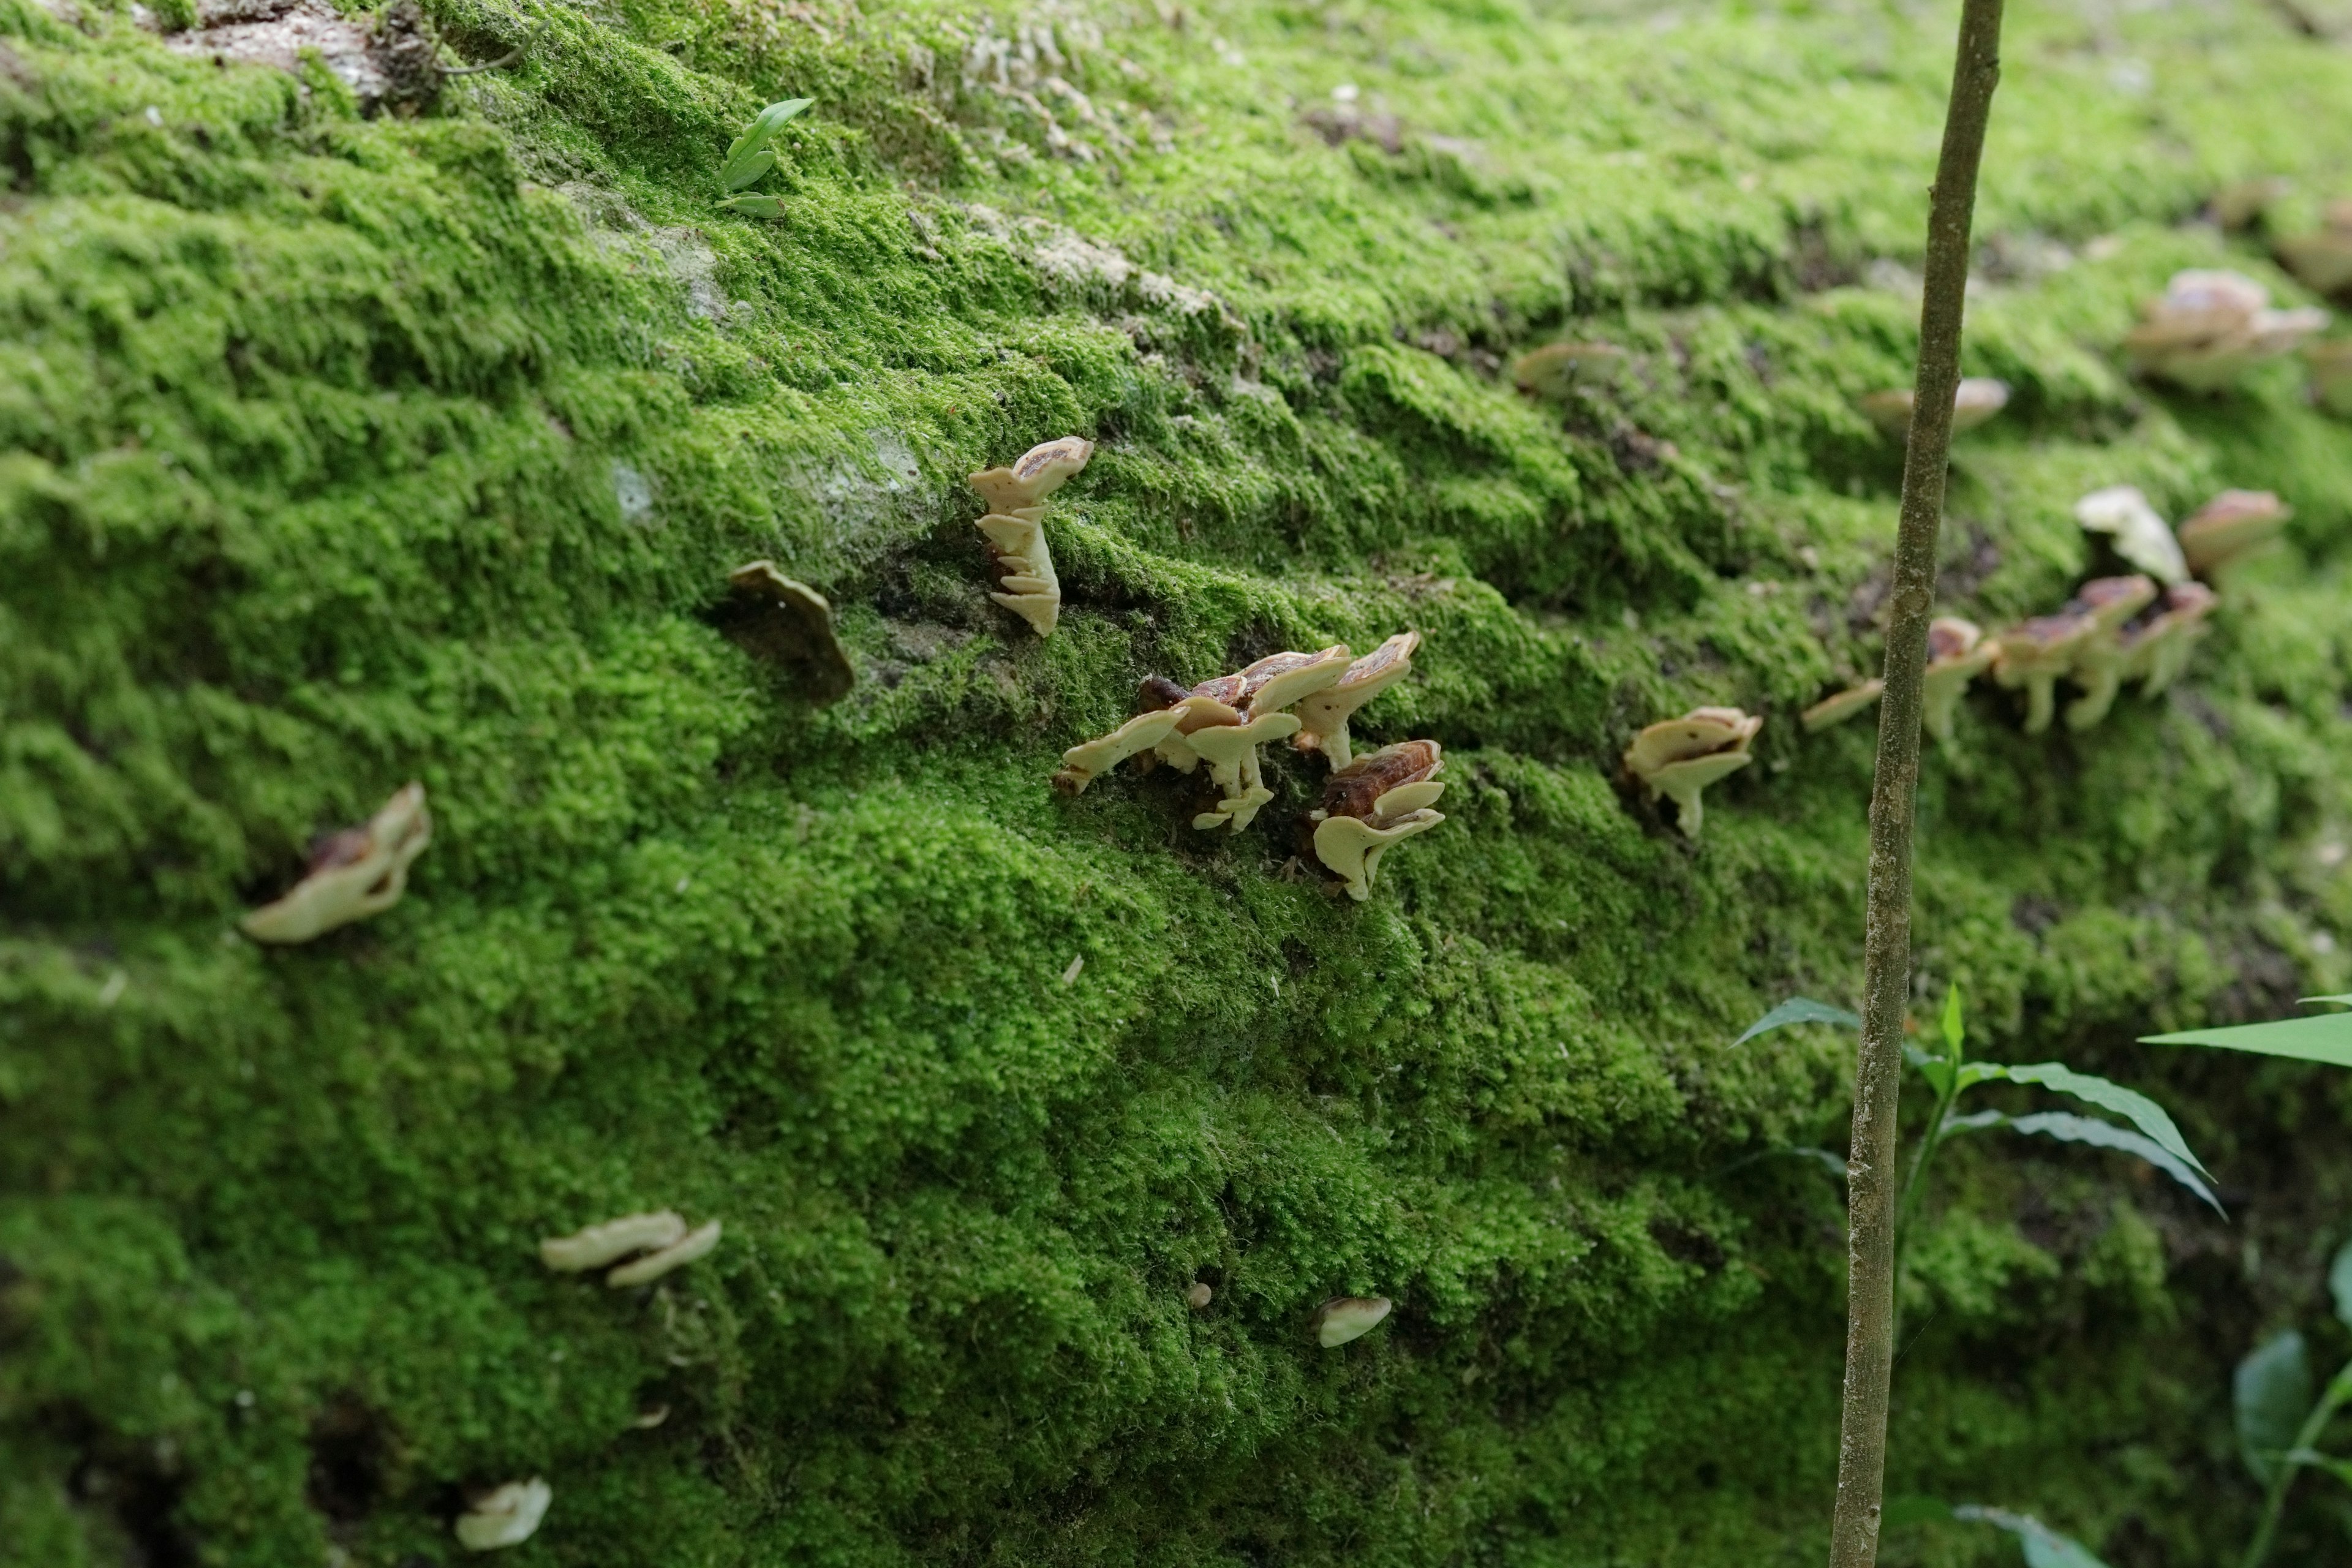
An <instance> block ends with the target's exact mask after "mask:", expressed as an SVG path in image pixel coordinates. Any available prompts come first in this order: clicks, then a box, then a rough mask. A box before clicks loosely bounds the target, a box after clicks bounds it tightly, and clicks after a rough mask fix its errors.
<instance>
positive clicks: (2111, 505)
mask: <svg viewBox="0 0 2352 1568" xmlns="http://www.w3.org/2000/svg"><path fill="white" fill-rule="evenodd" d="M2074 520H2075V521H2078V522H2080V523H2081V524H2082V525H2083V526H2084V528H2085V529H2087V530H2088V531H2091V532H2093V533H2104V534H2106V535H2108V536H2110V537H2111V538H2113V539H2114V540H2115V542H2116V554H2118V555H2120V556H2122V557H2123V558H2124V559H2125V560H2126V561H2128V562H2130V563H2132V564H2133V565H2135V566H2137V567H2138V568H2139V569H2140V570H2141V571H2143V572H2145V573H2147V574H2148V575H2149V576H2151V577H2153V578H2155V579H2156V580H2157V581H2158V582H2159V583H2179V582H2182V581H2185V580H2186V579H2187V578H2188V576H2189V563H2188V562H2187V561H2186V560H2185V559H2183V557H2182V556H2181V553H2180V542H2179V540H2177V539H2175V538H2174V537H2173V536H2172V530H2171V528H2170V527H2169V526H2168V525H2167V524H2166V522H2165V521H2164V519H2163V518H2162V517H2160V516H2158V514H2157V510H2156V508H2154V507H2152V506H2150V505H2148V503H2147V497H2146V496H2145V495H2142V494H2141V493H2140V490H2139V487H2138V486H2137V485H2109V486H2108V487H2107V488H2106V489H2103V490H2093V491H2092V492H2091V493H2090V494H2089V495H2086V496H2084V498H2083V499H2082V500H2078V501H2076V502H2075V503H2074Z"/></svg>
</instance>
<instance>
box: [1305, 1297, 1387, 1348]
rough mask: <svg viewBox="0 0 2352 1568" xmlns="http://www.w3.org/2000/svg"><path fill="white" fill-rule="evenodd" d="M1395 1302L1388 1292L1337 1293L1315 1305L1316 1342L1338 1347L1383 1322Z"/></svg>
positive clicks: (1324, 1345) (1362, 1335) (1326, 1346)
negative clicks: (1382, 1294)
mask: <svg viewBox="0 0 2352 1568" xmlns="http://www.w3.org/2000/svg"><path fill="white" fill-rule="evenodd" d="M1391 1304H1392V1303H1391V1301H1390V1300H1389V1299H1388V1298H1387V1297H1386V1296H1334V1297H1332V1298H1331V1299H1330V1300H1328V1301H1326V1302H1324V1303H1323V1304H1322V1305H1321V1306H1319V1307H1318V1308H1316V1309H1315V1319H1314V1322H1315V1342H1316V1343H1317V1344H1318V1345H1321V1346H1322V1347H1323V1348H1324V1349H1325V1350H1327V1351H1328V1350H1337V1349H1339V1347H1340V1346H1341V1345H1344V1344H1346V1343H1347V1342H1349V1341H1350V1340H1360V1339H1362V1338H1363V1337H1364V1336H1365V1335H1366V1334H1369V1333H1370V1332H1371V1331H1373V1330H1374V1329H1376V1328H1379V1327H1380V1326H1381V1320H1382V1319H1384V1318H1386V1317H1387V1316H1388V1315H1389V1308H1390V1307H1391Z"/></svg>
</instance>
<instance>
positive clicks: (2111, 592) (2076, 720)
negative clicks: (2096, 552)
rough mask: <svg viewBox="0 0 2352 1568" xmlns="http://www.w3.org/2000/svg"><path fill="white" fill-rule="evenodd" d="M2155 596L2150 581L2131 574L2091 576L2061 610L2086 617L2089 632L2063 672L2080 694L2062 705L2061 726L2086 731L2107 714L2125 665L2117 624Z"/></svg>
mask: <svg viewBox="0 0 2352 1568" xmlns="http://www.w3.org/2000/svg"><path fill="white" fill-rule="evenodd" d="M2155 597H2156V582H2155V580H2154V579H2153V578H2150V577H2144V576H2141V575H2139V574H2137V573H2135V574H2133V575H2131V576H2128V577H2097V578H2094V579H2092V580H2091V581H2090V582H2088V583H2085V584H2083V586H2082V589H2081V591H2080V592H2078V593H2077V594H2076V595H2074V600H2073V601H2072V602H2071V603H2069V604H2068V605H2067V606H2066V608H2067V609H2068V610H2070V611H2074V612H2076V613H2079V614H2083V615H2087V616H2090V617H2091V621H2092V631H2091V635H2090V636H2089V637H2084V639H2083V640H2082V641H2081V642H2080V643H2078V644H2076V645H2075V647H2074V668H2073V669H2072V670H2071V671H2070V672H2069V673H2070V674H2071V675H2072V676H2073V678H2074V684H2075V685H2077V686H2079V687H2081V688H2082V689H2083V695H2082V696H2080V697H2078V698H2076V699H2075V700H2074V701H2072V702H2070V703H2068V704H2067V705H2066V727H2067V728H2068V729H2070V730H2087V729H2089V728H2090V727H2091V726H2092V725H2094V724H2096V723H2097V722H2098V721H2100V720H2102V719H2105V717H2106V716H2107V711H2108V710H2109V709H2111V708H2113V707H2114V706H2115V705H2116V692H2118V691H2120V690H2121V689H2123V682H2124V673H2125V670H2126V668H2127V667H2128V665H2129V662H2130V661H2129V659H2128V658H2126V654H2125V650H2124V644H2123V637H2122V633H2123V628H2124V626H2125V624H2126V622H2128V621H2129V620H2130V619H2131V618H2132V617H2133V616H2137V615H2138V614H2139V613H2140V611H2142V610H2143V609H2146V608H2147V605H2148V603H2149V601H2150V600H2152V599H2154V598H2155Z"/></svg>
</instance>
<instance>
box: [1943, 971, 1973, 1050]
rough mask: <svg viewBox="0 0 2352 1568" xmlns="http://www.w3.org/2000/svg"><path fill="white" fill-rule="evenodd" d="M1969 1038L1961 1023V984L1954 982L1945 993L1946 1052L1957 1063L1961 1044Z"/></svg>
mask: <svg viewBox="0 0 2352 1568" xmlns="http://www.w3.org/2000/svg"><path fill="white" fill-rule="evenodd" d="M1966 1038H1968V1030H1967V1028H1966V1026H1964V1025H1963V1024H1962V1023H1961V1021H1960V983H1959V982H1958V981H1957V980H1955V981H1953V982H1952V984H1951V986H1950V988H1949V989H1948V990H1947V991H1946V992H1945V993H1944V1050H1945V1053H1946V1054H1947V1055H1948V1056H1949V1057H1950V1058H1952V1060H1954V1061H1955V1062H1957V1061H1958V1060H1960V1059H1961V1057H1960V1042H1961V1041H1963V1040H1965V1039H1966Z"/></svg>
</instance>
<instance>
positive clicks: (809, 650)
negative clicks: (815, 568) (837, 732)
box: [717, 561, 857, 707]
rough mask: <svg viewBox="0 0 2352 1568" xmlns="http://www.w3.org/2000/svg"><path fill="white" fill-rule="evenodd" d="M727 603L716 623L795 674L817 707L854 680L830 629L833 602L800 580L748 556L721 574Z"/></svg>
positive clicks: (749, 648)
mask: <svg viewBox="0 0 2352 1568" xmlns="http://www.w3.org/2000/svg"><path fill="white" fill-rule="evenodd" d="M727 584H728V588H729V590H730V592H729V595H728V599H727V603H726V604H724V605H721V606H719V611H718V616H717V618H718V623H719V630H720V631H721V632H723V633H725V634H726V636H727V637H729V639H730V640H731V641H733V642H734V643H736V644H737V645H738V646H739V647H742V648H743V650H744V651H745V652H747V653H750V654H751V655H753V656H755V657H757V658H764V659H766V660H768V661H770V662H771V663H773V664H778V665H782V666H783V667H784V668H787V669H790V670H792V671H793V672H794V673H795V674H796V675H798V676H799V678H800V679H801V682H802V687H803V695H804V696H806V697H807V698H808V700H810V701H811V702H814V703H815V704H816V705H817V706H818V707H823V706H824V704H826V703H828V702H834V701H838V700H840V699H842V698H844V697H846V696H848V695H849V691H850V689H851V688H852V687H854V686H856V684H857V669H856V666H854V665H852V664H851V663H850V662H849V650H848V649H846V648H845V647H842V646H841V637H840V636H839V634H838V633H837V632H835V629H834V625H833V605H831V604H829V603H827V602H826V600H825V596H824V595H823V594H820V593H818V592H817V591H816V590H815V589H814V588H812V587H810V586H809V585H808V584H805V583H798V582H794V581H793V579H792V578H790V577H787V576H785V575H784V574H782V573H781V572H779V571H777V570H776V563H774V562H772V561H754V562H751V563H749V564H748V565H743V566H738V567H737V568H735V570H734V571H732V572H730V573H729V574H727Z"/></svg>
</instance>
